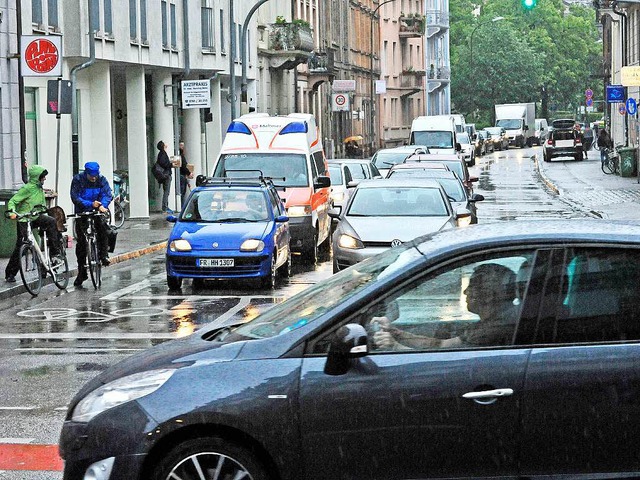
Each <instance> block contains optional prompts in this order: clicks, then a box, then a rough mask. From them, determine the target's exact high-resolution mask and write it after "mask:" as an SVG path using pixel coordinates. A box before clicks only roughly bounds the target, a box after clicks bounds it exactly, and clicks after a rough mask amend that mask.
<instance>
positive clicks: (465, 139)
mask: <svg viewBox="0 0 640 480" xmlns="http://www.w3.org/2000/svg"><path fill="white" fill-rule="evenodd" d="M457 138H458V143H471V139H470V138H469V134H468V133H458V134H457Z"/></svg>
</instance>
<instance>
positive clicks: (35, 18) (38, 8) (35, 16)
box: [31, 0, 60, 31]
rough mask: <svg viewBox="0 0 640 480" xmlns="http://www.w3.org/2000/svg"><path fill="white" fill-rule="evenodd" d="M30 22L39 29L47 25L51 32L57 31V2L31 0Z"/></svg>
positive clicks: (58, 25) (52, 0) (58, 23)
mask: <svg viewBox="0 0 640 480" xmlns="http://www.w3.org/2000/svg"><path fill="white" fill-rule="evenodd" d="M45 1H46V11H45V5H44V2H45ZM45 14H46V17H45ZM31 22H32V23H33V24H34V25H37V26H38V28H39V29H44V28H45V26H47V25H48V26H49V28H51V29H52V30H54V31H59V30H58V29H59V27H60V22H59V20H58V0H31Z"/></svg>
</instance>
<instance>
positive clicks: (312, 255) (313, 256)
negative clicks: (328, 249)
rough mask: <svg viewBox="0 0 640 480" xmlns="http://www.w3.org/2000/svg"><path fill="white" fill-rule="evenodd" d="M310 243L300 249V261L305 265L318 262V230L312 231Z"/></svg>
mask: <svg viewBox="0 0 640 480" xmlns="http://www.w3.org/2000/svg"><path fill="white" fill-rule="evenodd" d="M310 243H311V245H310V246H308V247H307V248H306V249H305V250H303V251H302V262H303V263H305V264H307V265H315V264H316V263H317V262H318V231H317V230H314V231H313V238H312V239H311V242H310Z"/></svg>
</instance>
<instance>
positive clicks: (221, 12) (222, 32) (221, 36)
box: [220, 9, 227, 52]
mask: <svg viewBox="0 0 640 480" xmlns="http://www.w3.org/2000/svg"><path fill="white" fill-rule="evenodd" d="M220 50H221V51H223V52H225V51H226V50H227V49H226V47H225V43H224V10H222V9H220Z"/></svg>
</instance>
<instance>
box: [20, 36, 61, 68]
mask: <svg viewBox="0 0 640 480" xmlns="http://www.w3.org/2000/svg"><path fill="white" fill-rule="evenodd" d="M20 63H21V67H22V76H23V77H61V76H62V37H61V36H59V35H23V36H22V37H21V38H20Z"/></svg>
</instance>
